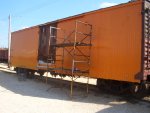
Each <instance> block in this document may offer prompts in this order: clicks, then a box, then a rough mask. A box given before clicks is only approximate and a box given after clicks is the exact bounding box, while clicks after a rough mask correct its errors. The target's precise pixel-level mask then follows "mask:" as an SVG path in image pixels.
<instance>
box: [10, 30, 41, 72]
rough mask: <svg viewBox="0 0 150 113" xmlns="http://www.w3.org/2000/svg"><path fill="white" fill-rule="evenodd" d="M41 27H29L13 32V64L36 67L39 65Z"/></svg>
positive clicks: (22, 66) (28, 67) (29, 67)
mask: <svg viewBox="0 0 150 113" xmlns="http://www.w3.org/2000/svg"><path fill="white" fill-rule="evenodd" d="M38 41H39V27H32V28H27V29H24V30H20V31H17V32H13V33H12V37H11V53H10V55H11V59H10V60H11V65H12V66H15V67H21V68H27V69H34V70H36V66H37V59H38V58H37V57H38Z"/></svg>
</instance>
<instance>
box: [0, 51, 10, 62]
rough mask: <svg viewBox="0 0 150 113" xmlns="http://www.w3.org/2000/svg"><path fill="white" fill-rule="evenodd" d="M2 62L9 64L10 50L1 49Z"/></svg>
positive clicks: (0, 59)
mask: <svg viewBox="0 0 150 113" xmlns="http://www.w3.org/2000/svg"><path fill="white" fill-rule="evenodd" d="M0 62H1V63H7V62H8V49H7V48H0Z"/></svg>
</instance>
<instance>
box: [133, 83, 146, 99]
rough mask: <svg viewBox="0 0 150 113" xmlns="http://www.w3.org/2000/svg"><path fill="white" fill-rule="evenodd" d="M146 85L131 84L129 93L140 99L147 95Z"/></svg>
mask: <svg viewBox="0 0 150 113" xmlns="http://www.w3.org/2000/svg"><path fill="white" fill-rule="evenodd" d="M147 91H148V89H147V85H146V84H131V87H130V92H131V94H132V95H133V96H134V97H136V98H142V97H144V96H145V95H147Z"/></svg>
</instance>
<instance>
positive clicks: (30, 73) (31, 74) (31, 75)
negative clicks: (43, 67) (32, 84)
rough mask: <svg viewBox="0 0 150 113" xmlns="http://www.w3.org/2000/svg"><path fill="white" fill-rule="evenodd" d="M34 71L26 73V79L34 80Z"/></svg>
mask: <svg viewBox="0 0 150 113" xmlns="http://www.w3.org/2000/svg"><path fill="white" fill-rule="evenodd" d="M34 73H35V72H34V71H28V72H27V78H29V79H33V78H34Z"/></svg>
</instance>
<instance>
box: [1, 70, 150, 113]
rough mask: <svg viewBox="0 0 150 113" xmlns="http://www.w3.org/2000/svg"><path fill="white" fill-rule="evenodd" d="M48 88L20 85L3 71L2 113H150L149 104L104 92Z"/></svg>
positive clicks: (34, 83) (55, 85) (39, 84)
mask: <svg viewBox="0 0 150 113" xmlns="http://www.w3.org/2000/svg"><path fill="white" fill-rule="evenodd" d="M69 91H70V89H69V86H67V87H66V86H63V85H61V84H59V83H55V82H52V83H49V84H45V83H43V82H41V81H39V80H29V79H27V80H26V81H18V79H17V76H16V74H15V73H11V72H9V71H7V70H5V69H1V71H0V113H150V102H145V101H136V102H129V101H127V100H124V99H120V97H119V96H114V95H111V94H105V93H103V92H99V93H98V92H96V91H92V90H90V91H89V94H88V96H87V95H86V91H85V90H84V89H82V88H78V87H77V88H75V89H74V96H73V99H71V98H70V96H69Z"/></svg>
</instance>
